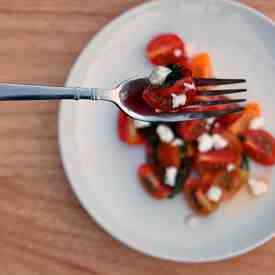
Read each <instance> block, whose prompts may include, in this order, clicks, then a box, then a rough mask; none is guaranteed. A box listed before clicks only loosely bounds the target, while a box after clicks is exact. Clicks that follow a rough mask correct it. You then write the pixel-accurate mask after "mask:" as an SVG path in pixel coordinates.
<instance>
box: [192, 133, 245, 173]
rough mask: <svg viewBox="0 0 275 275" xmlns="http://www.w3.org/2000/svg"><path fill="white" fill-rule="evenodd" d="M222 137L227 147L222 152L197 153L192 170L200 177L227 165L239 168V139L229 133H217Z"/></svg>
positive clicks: (240, 154)
mask: <svg viewBox="0 0 275 275" xmlns="http://www.w3.org/2000/svg"><path fill="white" fill-rule="evenodd" d="M218 133H219V135H221V136H223V137H224V138H225V139H226V140H227V142H228V146H227V147H226V148H225V149H223V150H212V151H210V152H208V153H197V155H196V157H195V160H194V163H193V168H194V169H195V170H196V171H197V172H198V173H199V174H200V175H201V176H202V175H205V174H208V173H210V174H211V173H212V172H213V171H214V172H215V171H217V170H219V169H224V168H225V167H226V166H227V164H229V163H232V164H234V165H235V166H236V168H239V167H240V166H241V162H242V144H241V142H240V139H239V138H238V137H237V136H235V135H234V134H232V133H231V132H230V131H221V132H218Z"/></svg>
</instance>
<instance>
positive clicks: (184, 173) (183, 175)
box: [169, 165, 190, 199]
mask: <svg viewBox="0 0 275 275" xmlns="http://www.w3.org/2000/svg"><path fill="white" fill-rule="evenodd" d="M189 172H190V166H188V165H187V166H185V167H183V168H181V169H180V170H179V172H178V175H177V179H176V184H175V186H174V189H173V191H172V193H171V194H170V195H169V199H172V198H174V197H175V196H176V195H177V194H179V193H180V192H181V191H182V188H183V185H184V183H185V180H186V179H187V177H188V176H189Z"/></svg>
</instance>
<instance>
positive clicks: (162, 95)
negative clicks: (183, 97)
mask: <svg viewBox="0 0 275 275" xmlns="http://www.w3.org/2000/svg"><path fill="white" fill-rule="evenodd" d="M182 93H183V89H182V87H180V86H171V87H167V88H158V87H153V86H149V87H147V88H146V89H145V90H144V92H143V99H144V100H145V102H146V103H147V104H148V105H149V106H150V107H152V108H153V109H159V110H162V111H166V112H169V111H171V110H173V108H172V96H171V94H177V95H178V94H182ZM174 110H175V109H174Z"/></svg>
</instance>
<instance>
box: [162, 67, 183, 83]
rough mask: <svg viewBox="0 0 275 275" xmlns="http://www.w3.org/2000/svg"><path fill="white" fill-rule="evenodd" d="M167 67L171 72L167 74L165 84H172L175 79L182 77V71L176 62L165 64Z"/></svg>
mask: <svg viewBox="0 0 275 275" xmlns="http://www.w3.org/2000/svg"><path fill="white" fill-rule="evenodd" d="M167 68H169V69H170V70H171V71H172V72H171V73H170V74H168V76H167V78H166V80H165V85H167V86H169V85H173V84H174V83H175V82H176V81H177V80H180V79H181V78H182V71H181V67H180V66H178V65H176V64H171V65H167Z"/></svg>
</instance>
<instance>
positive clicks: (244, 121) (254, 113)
mask: <svg viewBox="0 0 275 275" xmlns="http://www.w3.org/2000/svg"><path fill="white" fill-rule="evenodd" d="M260 115H261V108H260V105H259V104H258V103H257V102H251V103H248V104H247V105H246V106H245V109H244V111H243V112H241V116H240V118H239V119H238V120H236V121H235V122H234V123H233V124H232V125H231V126H230V127H229V130H230V131H231V132H232V133H233V134H235V135H241V134H243V133H244V132H245V131H247V130H248V128H249V124H250V122H251V121H252V119H253V118H255V117H258V116H260Z"/></svg>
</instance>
